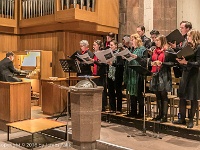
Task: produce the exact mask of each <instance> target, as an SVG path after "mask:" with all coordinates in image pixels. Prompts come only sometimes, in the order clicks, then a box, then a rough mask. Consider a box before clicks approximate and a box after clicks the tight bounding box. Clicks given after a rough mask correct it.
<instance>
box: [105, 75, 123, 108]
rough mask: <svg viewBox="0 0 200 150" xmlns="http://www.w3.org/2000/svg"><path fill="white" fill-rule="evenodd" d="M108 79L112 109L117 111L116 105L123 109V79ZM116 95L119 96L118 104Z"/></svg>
mask: <svg viewBox="0 0 200 150" xmlns="http://www.w3.org/2000/svg"><path fill="white" fill-rule="evenodd" d="M107 81H108V94H109V104H110V109H111V110H112V111H116V106H117V111H121V110H122V81H120V80H117V79H116V80H115V81H113V80H112V79H110V78H108V80H107ZM116 97H117V105H116Z"/></svg>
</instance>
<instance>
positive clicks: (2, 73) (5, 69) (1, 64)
mask: <svg viewBox="0 0 200 150" xmlns="http://www.w3.org/2000/svg"><path fill="white" fill-rule="evenodd" d="M13 60H14V53H13V52H8V53H6V57H5V58H4V59H3V60H1V61H0V81H4V82H21V81H22V79H20V78H18V77H16V76H15V75H14V74H21V73H23V72H22V71H19V70H17V69H15V67H14V65H13Z"/></svg>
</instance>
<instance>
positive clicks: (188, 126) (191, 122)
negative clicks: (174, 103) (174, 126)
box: [187, 119, 194, 128]
mask: <svg viewBox="0 0 200 150" xmlns="http://www.w3.org/2000/svg"><path fill="white" fill-rule="evenodd" d="M193 127H194V123H193V119H190V120H189V122H188V125H187V128H193Z"/></svg>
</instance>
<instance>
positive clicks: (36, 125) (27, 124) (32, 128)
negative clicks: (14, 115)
mask: <svg viewBox="0 0 200 150" xmlns="http://www.w3.org/2000/svg"><path fill="white" fill-rule="evenodd" d="M6 125H7V127H8V132H7V140H8V141H9V140H10V139H9V134H10V133H9V131H10V128H16V129H19V130H22V131H25V132H28V133H31V134H32V140H31V141H32V144H31V146H32V149H33V147H34V143H33V135H34V134H35V133H40V132H42V131H46V130H49V129H54V128H59V127H64V126H66V135H65V140H66V138H67V124H66V123H62V122H58V121H54V120H50V119H44V118H39V119H32V120H25V121H18V122H13V123H8V124H6Z"/></svg>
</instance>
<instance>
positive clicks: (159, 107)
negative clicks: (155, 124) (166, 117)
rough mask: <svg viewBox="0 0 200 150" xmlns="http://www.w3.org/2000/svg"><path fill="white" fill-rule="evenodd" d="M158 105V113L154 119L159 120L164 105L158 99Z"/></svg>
mask: <svg viewBox="0 0 200 150" xmlns="http://www.w3.org/2000/svg"><path fill="white" fill-rule="evenodd" d="M157 107H158V111H159V112H158V115H157V116H156V118H153V119H152V120H153V121H158V120H160V119H161V118H162V108H161V107H162V105H161V100H157Z"/></svg>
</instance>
